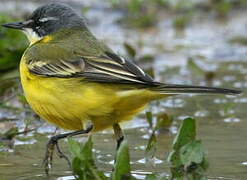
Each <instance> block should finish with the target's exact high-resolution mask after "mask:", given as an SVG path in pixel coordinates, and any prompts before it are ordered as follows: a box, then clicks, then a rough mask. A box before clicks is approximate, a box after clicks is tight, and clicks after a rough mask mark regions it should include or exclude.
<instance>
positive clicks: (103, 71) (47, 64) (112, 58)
mask: <svg viewBox="0 0 247 180" xmlns="http://www.w3.org/2000/svg"><path fill="white" fill-rule="evenodd" d="M28 67H29V69H30V71H31V72H32V73H35V74H38V75H43V76H53V77H67V78H69V77H84V78H85V79H87V80H89V81H95V82H114V83H140V84H151V83H153V79H152V78H151V77H150V76H149V75H147V74H146V73H144V71H143V70H142V69H141V68H139V67H138V66H137V65H135V64H134V63H132V62H130V61H129V60H126V59H124V58H122V57H120V56H118V55H116V54H113V53H110V52H106V53H105V54H104V55H103V56H100V57H94V56H82V55H81V56H80V55H77V56H76V58H74V59H73V60H72V59H60V60H59V61H58V60H56V61H52V60H50V61H30V62H29V64H28Z"/></svg>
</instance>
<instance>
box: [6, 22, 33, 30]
mask: <svg viewBox="0 0 247 180" xmlns="http://www.w3.org/2000/svg"><path fill="white" fill-rule="evenodd" d="M32 22H33V21H32V20H28V21H23V22H13V23H7V24H2V26H3V27H6V28H12V29H20V30H22V29H23V28H25V27H28V25H30V24H31V23H32Z"/></svg>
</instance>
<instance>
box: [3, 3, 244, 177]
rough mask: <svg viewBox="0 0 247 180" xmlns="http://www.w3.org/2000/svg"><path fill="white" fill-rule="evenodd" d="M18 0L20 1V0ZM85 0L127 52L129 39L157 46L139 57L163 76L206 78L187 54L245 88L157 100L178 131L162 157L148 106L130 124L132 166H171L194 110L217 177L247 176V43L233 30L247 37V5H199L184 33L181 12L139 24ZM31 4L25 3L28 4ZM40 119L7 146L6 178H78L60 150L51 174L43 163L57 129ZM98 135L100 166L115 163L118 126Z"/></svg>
mask: <svg viewBox="0 0 247 180" xmlns="http://www.w3.org/2000/svg"><path fill="white" fill-rule="evenodd" d="M3 2H5V3H7V1H3ZM16 2H17V7H18V8H19V5H18V1H16ZM73 2H74V3H76V1H73ZM85 3H86V4H87V5H90V6H91V7H92V8H91V9H90V10H89V11H88V12H87V14H86V17H87V18H88V19H89V20H90V21H89V26H90V27H91V29H92V31H93V32H94V34H96V36H97V37H99V38H100V39H102V40H104V41H105V42H107V44H109V46H110V47H111V48H113V49H114V50H115V51H116V52H119V53H121V54H124V53H125V51H124V48H123V46H122V45H123V43H124V42H127V43H129V44H132V45H133V46H134V47H136V48H137V50H138V55H139V56H141V55H144V54H152V55H153V56H154V61H149V62H139V64H140V66H142V67H147V68H150V66H151V67H152V68H153V69H155V75H156V79H158V80H161V81H163V82H172V83H185V84H192V83H193V84H197V85H199V84H200V85H203V84H206V81H205V80H204V79H205V78H204V75H203V74H200V73H199V74H198V73H196V72H194V73H193V72H191V71H190V69H189V68H188V66H187V60H188V58H193V59H194V60H195V62H196V63H197V64H199V66H200V67H201V68H202V69H203V70H205V71H212V72H215V73H214V78H213V79H212V80H211V81H210V83H211V84H212V85H214V86H222V87H232V88H240V89H243V90H244V93H243V94H242V95H241V96H237V97H233V96H221V95H214V96H176V97H171V98H168V99H165V100H162V101H159V102H158V103H152V105H151V106H150V108H151V109H152V111H153V112H167V113H168V114H169V115H172V116H173V117H174V122H173V125H172V126H171V128H170V131H166V132H162V133H160V134H159V135H158V150H157V153H156V158H157V159H156V160H155V161H154V164H155V165H152V164H151V163H146V162H145V160H144V153H145V151H144V149H145V145H146V144H147V138H148V134H149V133H148V132H149V131H148V125H147V123H146V121H145V119H144V116H143V114H142V115H140V116H138V117H137V118H135V119H134V120H133V121H131V122H130V123H128V124H125V125H123V127H125V134H126V137H127V139H128V142H129V144H130V150H131V152H130V154H131V161H132V169H133V171H134V172H133V173H134V174H135V175H136V177H138V178H139V179H143V176H142V174H143V173H144V174H148V173H150V172H158V173H169V168H168V164H167V162H166V158H167V155H168V152H169V151H170V150H171V143H172V140H173V138H174V135H175V133H176V130H177V128H178V127H179V124H180V122H181V120H182V119H184V117H187V116H192V117H195V118H196V120H197V123H198V138H199V139H201V140H202V142H203V145H204V146H205V149H207V153H208V155H207V156H208V160H209V164H210V167H209V170H208V172H207V174H208V177H209V179H217V180H221V179H224V180H225V179H231V180H245V179H247V154H246V150H247V141H246V138H247V133H246V129H247V119H246V117H247V116H246V115H247V113H246V109H245V108H247V95H246V91H245V88H246V87H247V83H246V80H247V46H244V45H239V44H231V43H229V40H230V39H232V38H233V37H236V36H245V37H246V35H247V28H246V26H247V18H246V17H247V11H244V10H241V11H240V10H239V11H233V12H232V13H231V14H230V15H229V17H228V18H227V19H225V20H224V21H222V20H219V19H217V18H215V16H214V15H213V14H210V15H209V14H206V13H205V14H204V13H199V14H197V15H195V16H194V17H193V20H192V22H191V23H190V24H189V26H188V27H187V28H186V29H185V31H184V32H183V33H177V32H176V31H175V30H174V29H173V28H172V18H174V16H173V15H171V14H169V13H166V12H164V13H161V15H160V18H159V22H158V24H157V27H156V28H152V29H149V30H147V31H138V30H134V29H130V28H127V27H124V26H120V25H119V24H117V23H116V20H118V18H119V17H122V16H123V15H124V14H123V13H122V12H119V11H117V10H112V9H109V8H108V5H107V4H106V3H101V4H99V3H100V2H99V1H86V2H85ZM37 4H38V3H27V4H26V7H27V9H28V10H30V9H32V7H35V6H37ZM72 4H73V3H72ZM6 7H9V6H6ZM26 7H20V8H19V9H24V10H25V8H26ZM78 7H79V6H77V8H78ZM10 8H11V6H10ZM78 9H79V8H78ZM0 10H3V9H1V8H0ZM138 44H143V46H141V47H140V46H138ZM0 117H1V118H0V119H3V118H4V117H7V118H10V117H12V118H18V119H20V118H21V119H20V120H19V121H18V122H17V125H18V127H19V128H20V129H23V127H24V123H23V119H27V117H28V116H27V115H23V113H21V114H18V113H16V112H13V111H11V110H6V109H0ZM14 122H15V121H14ZM32 126H33V127H37V126H40V127H39V128H38V129H37V131H36V132H32V133H28V134H27V136H24V137H25V138H26V139H27V137H28V139H27V141H23V138H22V140H15V142H14V143H15V146H14V150H9V151H10V152H4V151H3V152H0V180H9V179H10V180H12V179H15V180H24V179H31V180H35V179H52V180H69V179H73V176H71V171H70V169H69V168H68V166H67V164H66V162H65V161H64V160H60V159H58V158H55V161H54V168H53V170H52V175H51V177H50V178H47V177H46V176H45V175H44V172H43V169H42V167H41V164H42V159H43V155H44V151H45V143H46V142H47V136H48V135H49V136H50V135H51V133H53V132H54V130H55V129H54V127H52V126H50V125H47V124H44V123H43V122H39V121H35V122H33V124H32ZM93 138H94V139H93V142H94V148H95V156H96V159H97V161H98V167H99V168H100V169H103V170H105V171H110V170H111V169H112V162H113V159H114V158H113V157H114V153H115V151H113V150H115V146H116V145H115V143H113V142H114V140H113V136H112V132H111V131H104V132H101V133H97V134H95V135H94V136H93ZM19 139H20V138H19ZM62 149H63V151H64V152H67V143H66V142H63V143H62ZM2 150H3V149H2ZM5 150H6V149H5Z"/></svg>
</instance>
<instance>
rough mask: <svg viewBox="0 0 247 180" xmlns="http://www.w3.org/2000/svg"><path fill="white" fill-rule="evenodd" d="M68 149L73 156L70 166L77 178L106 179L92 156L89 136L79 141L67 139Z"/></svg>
mask: <svg viewBox="0 0 247 180" xmlns="http://www.w3.org/2000/svg"><path fill="white" fill-rule="evenodd" d="M68 142H69V150H70V152H71V154H72V156H73V161H72V168H73V172H74V173H75V175H76V177H77V179H78V180H88V179H94V180H106V179H107V177H106V176H105V175H104V174H103V172H102V171H99V170H98V169H97V167H96V165H95V162H94V158H93V151H92V149H93V143H92V138H91V136H89V137H88V139H87V140H86V141H85V142H83V143H79V142H77V141H75V140H72V139H69V141H68Z"/></svg>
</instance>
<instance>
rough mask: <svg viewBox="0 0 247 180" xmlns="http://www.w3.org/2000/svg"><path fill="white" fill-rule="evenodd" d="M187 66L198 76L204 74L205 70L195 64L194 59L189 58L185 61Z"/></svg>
mask: <svg viewBox="0 0 247 180" xmlns="http://www.w3.org/2000/svg"><path fill="white" fill-rule="evenodd" d="M187 66H188V68H189V69H190V70H191V71H192V72H193V73H194V74H195V75H199V76H204V75H205V71H204V70H203V69H202V68H201V67H200V66H199V65H198V64H196V62H195V60H194V59H192V58H189V59H188V62H187Z"/></svg>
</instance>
